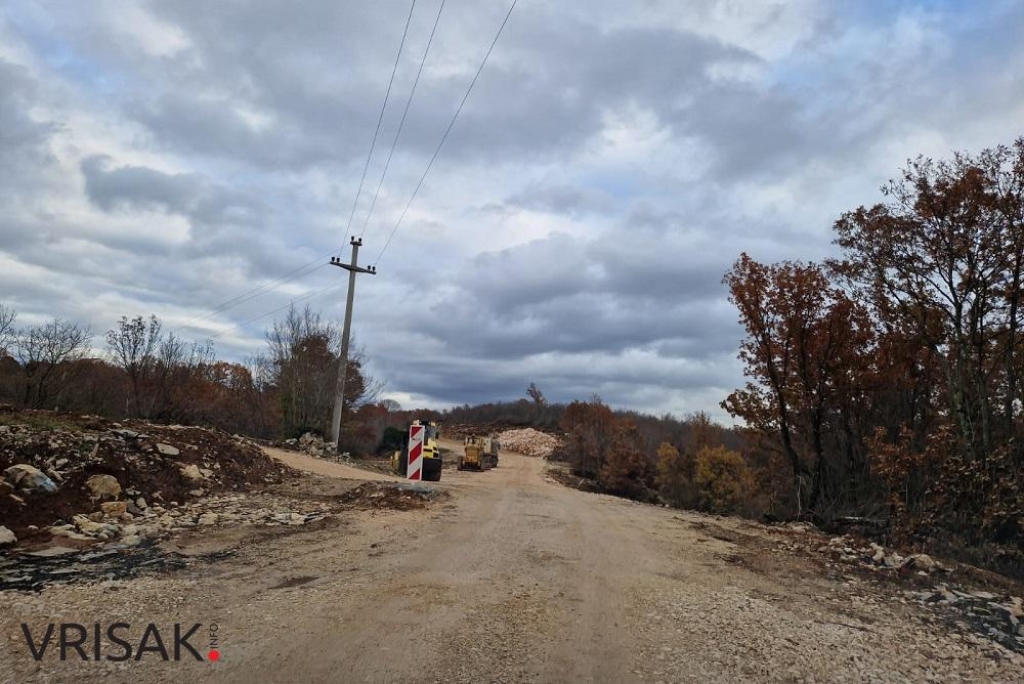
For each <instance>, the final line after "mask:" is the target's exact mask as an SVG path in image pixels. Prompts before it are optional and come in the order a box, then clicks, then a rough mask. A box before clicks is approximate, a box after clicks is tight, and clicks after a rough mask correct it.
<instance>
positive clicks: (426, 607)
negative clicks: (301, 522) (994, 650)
mask: <svg viewBox="0 0 1024 684" xmlns="http://www.w3.org/2000/svg"><path fill="white" fill-rule="evenodd" d="M544 471H545V464H544V463H543V462H542V461H540V460H538V459H531V458H526V457H521V456H514V455H503V457H502V461H501V466H500V467H499V468H498V469H496V470H493V471H490V472H486V473H471V472H466V473H459V472H451V473H449V472H447V471H446V473H445V477H444V481H443V482H442V483H440V485H439V486H440V487H441V488H442V489H445V490H448V491H449V492H450V493H451V495H452V496H451V498H450V499H449V500H448V501H447V502H445V503H441V504H435V505H433V506H432V507H430V508H428V509H426V510H418V511H402V512H399V511H351V512H348V513H346V514H343V515H341V516H339V518H340V519H339V520H338V522H335V523H334V524H331V525H325V526H322V527H320V528H318V529H311V530H303V531H301V532H296V533H292V534H276V535H271V536H258V535H257V536H253V537H250V538H246V539H242V540H239V539H233V538H230V537H222V538H216V535H213V537H214V538H210V536H203V537H200V536H197V537H196V538H195V539H193V540H192V541H191V542H189V541H188V540H185V541H182V542H180V546H181V547H182V548H183V549H185V550H186V551H188V550H189V544H190V543H191V545H192V549H191V550H192V551H193V552H195V553H199V552H206V551H209V550H211V549H216V548H221V547H228V546H232V545H233V546H234V548H235V555H234V556H231V557H228V558H226V559H224V560H219V561H215V562H208V563H198V564H196V565H194V566H191V567H190V569H189V570H187V571H182V572H179V573H176V574H173V575H170V576H153V577H147V578H142V579H136V580H132V581H127V582H113V583H106V584H102V583H101V584H97V585H87V586H82V585H72V586H64V587H54V588H53V589H48V590H46V591H45V592H43V594H42V595H38V596H37V595H18V596H16V597H11V596H3V595H0V600H3V601H4V602H5V604H0V608H3V609H4V610H3V611H0V612H2V613H4V616H3V617H0V625H2V627H3V629H4V630H5V632H4V639H5V641H4V643H3V644H2V645H0V662H4V661H6V663H7V664H9V665H10V666H11V667H10V669H8V668H5V667H0V680H4V678H5V677H6V680H5V681H12V682H13V681H19V682H22V681H26V682H35V681H71V680H72V679H74V680H75V681H80V682H100V681H124V682H172V681H191V682H237V683H239V684H253V683H254V682H282V683H283V682H559V683H560V682H587V681H590V682H616V683H618V682H684V681H694V682H737V681H778V682H843V681H848V682H888V681H900V682H902V681H922V682H924V681H929V682H931V681H1006V682H1010V681H1020V673H1021V671H1022V670H1021V669H1020V667H1021V664H1020V662H1019V661H1017V662H1016V663H1014V662H1012V661H1009V660H1006V659H1001V658H999V657H994V656H993V655H992V654H991V652H987V651H986V650H985V649H984V648H982V647H979V646H975V645H972V644H968V643H965V642H964V641H962V640H961V639H960V638H959V637H955V636H950V635H948V634H947V632H946V631H945V629H944V628H943V627H941V626H939V625H936V624H930V623H929V622H928V621H927V620H928V617H927V616H926V615H923V614H922V613H921V612H920V611H921V609H920V608H918V607H916V606H912V605H907V604H905V603H901V602H900V601H899V600H896V599H893V600H889V599H886V598H885V597H884V596H881V597H880V596H878V595H873V594H871V592H870V591H866V590H864V588H863V587H860V586H859V585H853V584H849V583H841V582H839V581H836V580H830V579H826V578H824V577H822V576H821V575H820V573H819V571H818V570H817V569H815V568H812V567H810V566H809V565H808V564H807V563H806V562H804V561H801V560H800V559H797V558H786V557H781V556H779V557H776V556H773V555H770V554H768V555H766V554H763V553H759V552H756V551H754V550H752V549H753V548H755V547H756V544H754V545H753V546H751V545H749V544H746V543H745V540H750V539H756V538H757V535H758V534H760V533H759V532H758V528H757V527H756V526H752V525H746V524H744V523H741V522H738V521H730V520H724V519H716V518H711V517H704V516H697V515H689V514H680V513H679V512H676V511H670V510H667V509H662V508H656V507H652V506H643V505H638V504H634V503H631V502H627V501H624V500H620V499H614V498H610V497H604V496H596V495H591V494H584V493H580V492H576V491H574V490H571V489H567V488H565V487H563V486H562V485H559V484H556V483H554V482H552V481H550V480H548V479H547V478H546V477H545V474H544ZM223 534H227V533H223ZM72 619H74V620H76V621H79V622H83V623H86V624H89V623H93V622H97V621H98V622H102V623H104V624H106V623H107V622H110V621H113V620H123V621H125V622H129V623H132V624H133V625H135V624H140V625H141V624H143V623H148V622H156V623H159V624H167V623H168V622H170V623H173V622H181V623H187V624H191V623H193V622H201V623H204V624H209V623H212V622H215V623H216V624H217V639H218V641H217V646H218V649H219V651H220V653H221V654H222V657H221V659H220V661H219V662H216V663H211V662H205V663H197V662H191V663H187V662H168V663H165V662H160V661H159V660H158V659H153V658H150V657H148V655H149V654H147V658H145V659H143V660H142V661H141V662H129V663H116V664H115V663H108V662H101V663H94V662H89V663H81V662H78V663H71V662H68V663H60V662H58V661H57V659H56V658H55V657H49V658H48V659H46V660H45V661H44V662H43V663H41V664H39V665H37V664H36V663H34V662H33V661H32V660H31V659H30V658H29V657H28V656H27V655H26V649H25V644H24V640H23V638H22V636H21V634H20V629H19V627H18V624H17V623H18V622H20V621H22V620H27V621H29V622H32V623H33V625H39V624H40V623H41V622H46V621H57V620H65V621H66V620H72ZM204 635H205V632H204ZM205 639H207V636H203V637H202V638H201V639H200V644H202V643H203V641H204V640H205ZM154 660H155V661H154Z"/></svg>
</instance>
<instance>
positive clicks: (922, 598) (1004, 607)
mask: <svg viewBox="0 0 1024 684" xmlns="http://www.w3.org/2000/svg"><path fill="white" fill-rule="evenodd" d="M783 529H785V530H786V532H787V533H796V534H795V535H790V534H786V538H784V539H783V540H780V542H779V545H780V546H781V547H783V548H785V549H787V550H792V551H799V552H804V553H807V552H810V553H817V554H820V555H823V556H824V557H825V558H826V561H825V566H826V567H827V568H830V569H832V570H833V571H840V572H841V571H842V570H844V569H854V570H858V571H861V572H867V573H870V574H872V575H877V576H878V577H879V579H889V580H891V581H904V582H907V583H909V584H911V585H916V586H918V587H922V586H923V587H926V588H925V589H920V588H916V589H912V590H906V591H905V594H906V596H907V597H908V598H910V599H911V600H914V601H916V602H917V603H919V604H921V605H922V606H925V607H928V608H931V609H933V610H936V611H938V612H940V613H941V614H942V615H943V616H944V619H945V620H946V621H947V622H949V623H950V624H952V625H954V626H956V627H958V628H960V629H961V631H963V632H973V633H975V634H979V635H981V636H984V637H986V638H988V639H990V640H992V641H995V642H996V643H998V644H1000V645H1001V646H1003V647H1005V648H1007V649H1009V650H1011V651H1015V652H1016V653H1020V654H1024V599H1022V598H1021V597H1020V596H1013V595H1011V594H1009V593H1007V592H1006V591H981V590H978V589H972V588H969V587H967V586H965V578H963V577H960V576H958V575H957V573H956V572H955V570H954V567H953V565H952V564H948V563H943V562H942V561H940V560H938V559H936V558H933V557H932V556H929V555H928V554H925V553H912V554H906V555H904V554H901V553H899V552H898V551H895V550H893V549H887V548H885V547H884V546H882V545H880V544H876V543H874V542H870V543H864V542H862V541H858V540H857V539H855V538H854V537H851V536H848V535H844V536H838V537H827V536H826V535H824V534H822V533H821V532H820V531H818V530H817V529H816V528H814V527H813V526H811V525H808V524H806V523H791V524H789V525H787V526H784V528H783ZM958 580H959V581H958ZM929 587H930V588H929Z"/></svg>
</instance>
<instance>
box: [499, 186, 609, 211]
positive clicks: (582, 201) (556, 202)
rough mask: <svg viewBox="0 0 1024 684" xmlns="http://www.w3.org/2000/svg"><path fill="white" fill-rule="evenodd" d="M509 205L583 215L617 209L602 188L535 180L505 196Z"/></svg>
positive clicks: (506, 203)
mask: <svg viewBox="0 0 1024 684" xmlns="http://www.w3.org/2000/svg"><path fill="white" fill-rule="evenodd" d="M505 205H511V206H513V207H521V208H523V209H530V210H533V211H542V212H548V213H552V214H565V215H567V216H573V217H580V216H584V215H586V214H605V213H609V212H611V211H613V210H614V208H615V202H614V200H613V198H612V197H611V195H609V194H608V193H606V192H603V191H601V190H597V189H594V188H588V187H584V186H579V185H575V186H573V185H546V184H540V183H535V184H533V185H530V186H528V187H526V188H524V189H522V190H520V191H519V192H517V193H515V194H514V195H510V196H509V197H508V198H506V200H505Z"/></svg>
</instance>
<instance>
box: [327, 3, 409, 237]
mask: <svg viewBox="0 0 1024 684" xmlns="http://www.w3.org/2000/svg"><path fill="white" fill-rule="evenodd" d="M414 9H416V0H412V5H411V6H410V7H409V16H408V17H407V18H406V20H405V30H404V31H402V42H400V43H399V44H398V54H397V55H395V65H394V66H393V67H392V68H391V78H390V79H388V89H387V92H385V93H384V103H383V104H382V105H381V106H380V115H379V116H378V117H377V128H376V129H374V131H373V141H372V142H371V143H370V151H369V153H368V154H367V155H366V163H365V164H364V165H363V175H362V177H361V178H360V179H359V189H357V190H356V198H355V200H353V201H352V211H351V212H349V215H348V225H346V226H345V239H344V240H343V241H342V243H341V246H342V249H344V247H345V243H346V242H348V236H349V231H350V230H351V229H352V219H353V218H354V217H355V215H356V207H357V206H358V205H359V197H360V195H362V193H363V183H364V182H365V181H366V172H367V170H368V169H369V168H370V160H371V159H372V158H373V150H374V149H375V148H376V147H377V136H378V135H380V127H381V123H383V121H384V110H386V109H387V107H388V99H389V98H390V97H391V86H392V85H393V84H394V82H395V73H396V72H397V71H398V63H399V61H401V58H402V49H403V48H404V47H405V38H406V36H408V35H409V24H410V23H412V13H413V10H414ZM406 110H408V105H407V106H406ZM402 119H403V121H404V120H405V116H404V115H403V116H402ZM392 151H394V148H392ZM388 160H389V161H390V160H391V155H388ZM379 191H380V189H379V188H378V192H379ZM376 199H377V198H376V197H374V202H376Z"/></svg>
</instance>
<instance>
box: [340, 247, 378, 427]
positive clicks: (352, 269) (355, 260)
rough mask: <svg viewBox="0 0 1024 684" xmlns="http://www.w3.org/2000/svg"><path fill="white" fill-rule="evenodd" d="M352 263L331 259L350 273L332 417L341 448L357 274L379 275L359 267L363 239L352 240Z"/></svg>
mask: <svg viewBox="0 0 1024 684" xmlns="http://www.w3.org/2000/svg"><path fill="white" fill-rule="evenodd" d="M351 244H352V261H351V262H349V263H347V264H346V263H343V262H342V260H341V257H331V265H332V266H337V267H338V268H343V269H345V270H346V271H348V302H347V304H346V305H345V329H344V330H343V331H342V333H341V358H340V359H339V360H338V383H337V385H336V388H335V392H334V414H333V416H332V417H331V441H332V442H334V443H335V444H337V445H338V446H339V447H340V446H341V409H342V407H343V406H344V404H345V378H346V376H347V375H348V340H349V336H350V335H351V333H352V303H353V301H354V300H355V296H356V274H357V273H369V274H370V275H376V274H377V267H376V266H370V267H369V268H363V267H361V266H359V248H360V247H361V246H362V245H363V239H362V238H355V237H353V238H352V242H351Z"/></svg>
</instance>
